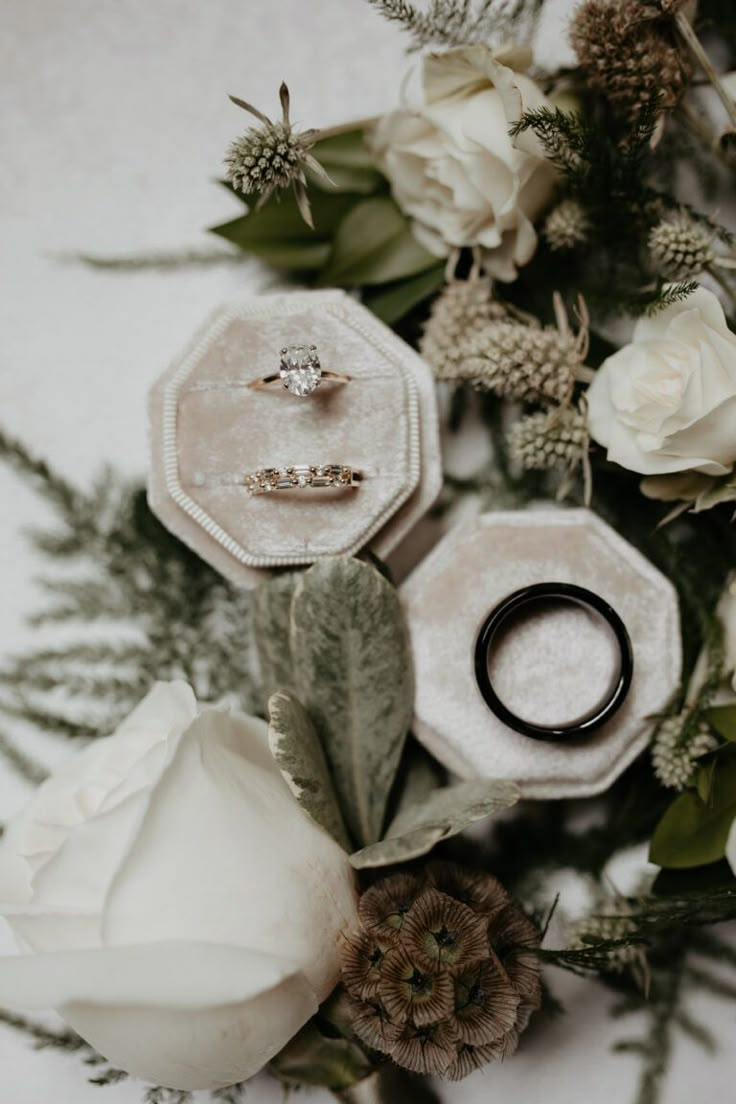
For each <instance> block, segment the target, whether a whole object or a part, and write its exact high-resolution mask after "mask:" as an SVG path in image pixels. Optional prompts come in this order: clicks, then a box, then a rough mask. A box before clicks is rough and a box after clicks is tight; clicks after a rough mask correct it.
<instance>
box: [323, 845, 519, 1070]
mask: <svg viewBox="0 0 736 1104" xmlns="http://www.w3.org/2000/svg"><path fill="white" fill-rule="evenodd" d="M407 904H408V908H407ZM359 916H360V918H361V920H362V922H363V924H364V925H366V924H368V925H369V927H368V928H367V929H366V928H364V930H363V931H362V933H359V934H358V935H357V936H355V937H354V938H351V939H350V940H349V942H348V943H347V945H346V948H345V953H344V966H343V980H344V982H345V985H346V987H347V989H348V991H349V992H350V994H351V996H352V997H353V1002H352V1027H353V1030H354V1032H355V1034H356V1035H357V1036H358V1037H359V1038H360V1039H362V1040H363V1042H365V1043H367V1044H368V1046H370V1047H372V1048H373V1049H375V1050H378V1051H380V1052H381V1053H383V1054H387V1055H390V1056H391V1058H393V1060H394V1061H395V1062H396V1063H398V1065H401V1066H404V1067H405V1068H406V1069H410V1070H414V1071H415V1072H418V1073H427V1074H440V1075H444V1076H447V1077H450V1078H453V1079H459V1078H460V1077H464V1076H465V1075H466V1074H467V1073H470V1072H472V1070H474V1069H478V1068H479V1067H480V1066H481V1065H484V1064H485V1063H486V1062H489V1061H491V1060H493V1059H496V1058H502V1057H504V1056H505V1055H508V1054H511V1053H513V1051H514V1050H515V1048H516V1045H517V1043H518V1038H519V1034H520V1032H521V1031H523V1029H524V1028H525V1027H526V1025H527V1023H528V1021H529V1017H530V1016H531V1014H532V1012H533V1011H534V1010H535V1009H536V1008H538V1007H539V1003H540V983H539V960H538V958H537V956H536V954H534V953H533V952H534V951H535V950H536V948H537V947H538V945H539V933H538V931H537V930H536V928H535V927H534V926H533V924H531V923H530V921H529V920H527V918H526V917H525V916H524V914H523V913H522V912H521V910H520V909H519V907H518V906H517V905H515V904H514V902H513V901H512V900H511V898H510V897H509V895H508V893H506V891H505V889H504V888H503V887H502V886H501V885H500V884H499V883H498V882H497V881H496V879H495V878H493V877H491V876H490V875H488V874H484V873H482V872H480V871H473V870H466V869H464V868H463V867H459V866H455V865H454V864H450V863H429V864H427V866H426V867H425V869H424V870H423V872H422V875H421V876H418V875H414V874H411V875H406V874H396V875H393V876H391V877H388V878H384V879H381V880H380V881H378V882H376V883H375V885H373V886H372V887H371V888H370V889H369V890H367V891H366V893H364V894H363V897H362V898H361V901H360V903H359ZM396 918H400V922H399V923H398V925H397V923H396ZM377 939H378V941H379V942H378V943H377V941H376V940H377ZM381 940H383V941H384V943H383V944H381V942H380V941H381ZM386 941H388V949H386V950H384V949H383V947H384V945H385V943H386ZM367 990H368V991H369V992H370V996H368V997H366V995H365V994H366V991H367Z"/></svg>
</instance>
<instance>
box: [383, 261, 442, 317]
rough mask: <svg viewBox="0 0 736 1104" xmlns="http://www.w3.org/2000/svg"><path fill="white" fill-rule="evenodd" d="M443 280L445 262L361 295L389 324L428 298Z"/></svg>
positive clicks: (439, 286) (440, 285)
mask: <svg viewBox="0 0 736 1104" xmlns="http://www.w3.org/2000/svg"><path fill="white" fill-rule="evenodd" d="M444 282H445V264H444V261H443V262H442V263H441V264H437V265H435V266H434V267H432V268H428V269H427V270H426V271H425V272H420V273H419V275H418V276H409V277H407V279H405V280H398V281H395V282H394V283H392V284H386V285H385V286H384V287H379V288H378V289H377V290H376V291H369V292H367V293H366V294H365V295H364V296H363V302H364V304H365V305H366V307H368V309H369V310H371V311H373V313H374V314H375V315H376V316H377V317H378V318H380V319H381V321H382V322H385V323H386V325H388V326H391V325H393V323H394V322H398V321H399V320H400V319H402V318H403V317H404V315H405V314H408V313H409V311H410V310H411V309H412V307H415V306H416V305H417V304H418V303H421V302H423V301H424V300H425V299H428V298H429V296H430V295H433V294H434V292H435V291H438V290H439V289H440V288H441V287H442V285H443V284H444Z"/></svg>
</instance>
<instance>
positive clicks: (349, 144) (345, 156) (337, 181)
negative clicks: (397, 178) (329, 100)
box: [307, 130, 386, 195]
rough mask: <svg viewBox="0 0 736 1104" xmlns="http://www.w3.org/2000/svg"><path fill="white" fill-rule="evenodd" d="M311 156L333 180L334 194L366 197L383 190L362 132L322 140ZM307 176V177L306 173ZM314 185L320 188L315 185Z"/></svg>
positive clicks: (379, 174) (381, 181) (352, 132)
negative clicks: (335, 192) (359, 194)
mask: <svg viewBox="0 0 736 1104" xmlns="http://www.w3.org/2000/svg"><path fill="white" fill-rule="evenodd" d="M311 152H312V154H313V155H314V157H316V159H317V160H318V161H319V163H320V165H322V167H323V168H324V169H325V170H326V172H327V173H328V175H329V176H330V178H331V179H332V182H333V184H334V185H335V190H336V191H340V192H360V193H361V194H363V195H368V194H369V193H371V192H375V191H377V190H378V189H380V188H383V187H386V180H385V177H384V176H383V175H382V174H381V173H380V172H379V170H378V169H377V168H376V164H375V161H374V159H373V155H372V154H371V151H370V150H369V149H368V146H367V145H366V144H365V140H364V138H363V131H362V130H350V131H346V132H345V133H344V134H335V135H333V136H332V137H330V138H323V139H322V140H321V141H319V142H317V144H316V145H315V146H314V147H313V149H312V151H311ZM307 176H308V177H309V176H310V174H309V172H307ZM310 182H311V178H310ZM315 184H316V186H317V187H320V185H319V183H318V182H315ZM322 187H324V186H323V185H322Z"/></svg>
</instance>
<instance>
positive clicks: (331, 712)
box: [291, 557, 414, 846]
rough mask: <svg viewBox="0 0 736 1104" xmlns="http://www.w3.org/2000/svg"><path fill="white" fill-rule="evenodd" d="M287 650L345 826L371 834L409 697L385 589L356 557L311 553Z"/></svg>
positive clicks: (403, 655)
mask: <svg viewBox="0 0 736 1104" xmlns="http://www.w3.org/2000/svg"><path fill="white" fill-rule="evenodd" d="M291 655H292V662H293V670H294V674H293V682H294V687H295V691H296V694H297V696H298V698H299V699H300V701H301V702H302V703H303V704H304V706H305V708H306V709H307V712H308V713H309V715H310V716H311V718H312V720H313V721H314V723H315V726H316V728H317V733H318V735H319V737H320V741H321V743H322V746H323V748H324V750H325V755H326V758H327V762H328V764H329V767H330V770H331V773H332V778H333V781H334V784H335V789H336V791H337V794H338V799H339V802H340V808H341V809H342V813H343V817H344V818H345V821H346V823H347V826H348V828H349V830H350V833H351V836H352V837H353V839H354V840H355V841H356V843H358V844H359V845H363V846H365V845H366V844H369V843H375V842H376V840H378V839H380V836H381V830H382V828H383V822H384V818H385V811H386V803H387V801H388V796H389V792H390V790H391V788H392V785H393V782H394V778H395V775H396V772H397V770H398V767H399V762H400V759H401V753H402V749H403V747H404V741H405V739H406V734H407V730H408V727H409V722H410V720H411V714H412V706H413V698H414V675H413V667H412V659H411V651H410V647H409V638H408V634H407V630H406V626H405V624H404V618H403V614H402V611H401V607H400V605H399V599H398V595H397V593H396V591H395V589H394V588H393V587H392V586H391V584H390V583H389V582H388V581H387V580H386V579H385V578H384V577H383V576H382V575H380V574H379V572H378V571H376V570H375V568H373V567H371V566H369V565H368V564H364V563H360V562H359V561H358V560H354V559H350V558H349V557H339V558H330V559H324V560H320V561H319V562H318V563H316V564H314V565H313V566H312V567H311V568H309V570H308V571H305V572H304V573H303V574H302V575H301V576H300V578H299V581H298V583H297V586H296V590H295V592H294V599H293V602H292V606H291Z"/></svg>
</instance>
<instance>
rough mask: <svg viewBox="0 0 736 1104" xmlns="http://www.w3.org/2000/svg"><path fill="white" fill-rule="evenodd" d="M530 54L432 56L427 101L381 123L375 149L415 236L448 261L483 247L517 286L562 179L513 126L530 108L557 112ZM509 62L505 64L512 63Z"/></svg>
mask: <svg viewBox="0 0 736 1104" xmlns="http://www.w3.org/2000/svg"><path fill="white" fill-rule="evenodd" d="M530 61H531V55H530V54H529V52H528V51H526V50H517V49H509V50H507V51H505V52H504V53H502V54H495V55H494V54H493V53H492V51H491V50H489V49H488V48H487V47H486V46H471V47H465V48H463V49H457V50H449V51H447V52H446V53H444V54H436V55H431V56H429V57H427V58H426V59H425V61H424V68H423V89H424V104H423V105H421V106H418V107H406V108H403V109H402V110H399V111H394V112H392V113H391V114H389V115H386V116H385V117H384V118H383V119H381V121H380V123H379V124H378V126H377V128H376V131H375V134H374V137H373V149H374V152H375V154H376V156H377V158H378V162H379V165H380V167H381V168H382V169H383V171H384V172H385V174H386V176H387V177H388V179H389V181H390V183H391V189H392V192H393V195H394V198H395V200H396V202H397V203H398V205H399V207H400V208H401V209H402V210H403V211H404V212H405V213H406V214H407V215H409V216H410V217H411V218H412V219H413V220H414V224H413V229H414V234H415V236H416V238H417V239H418V240H419V241H420V242H421V243H422V245H424V246H425V248H426V249H428V250H429V251H430V252H431V253H434V254H436V255H437V256H440V257H444V256H447V254H448V253H449V251H450V248H451V247H453V246H456V247H463V246H479V247H480V248H481V249H482V251H483V254H484V267H485V268H486V270H487V271H488V272H489V273H490V274H491V275H492V276H495V277H497V278H498V279H500V280H514V279H515V278H516V275H517V266H518V265H524V264H526V263H527V262H528V261H529V260H531V258H532V256H533V254H534V251H535V249H536V245H537V235H536V233H535V231H534V227H533V225H532V221H533V219H535V218H536V217H537V216H538V215H539V213H540V212H541V211H542V209H543V208H544V207H545V206H546V205H547V203H548V202H549V200H550V198H551V195H552V191H553V187H554V179H555V174H554V171H553V169H552V167H551V165H550V163H549V162H548V161H546V160H545V159H544V157H543V151H542V148H541V146H540V144H539V142H538V140H537V138H536V137H535V136H534V135H532V134H531V132H529V133H525V134H522V135H521V136H520V137H519V138H517V139H515V140H514V141H512V139H511V138H510V137H509V128H510V127H511V125H512V123H514V122H515V121H516V120H518V119H519V118H520V116H521V114H522V113H523V112H524V111H527V110H529V109H532V108H536V107H541V106H544V105H547V106H549V101H548V100H547V99H546V98H545V96H544V95H543V93H542V92H541V91H540V90H539V88H538V87H537V85H536V84H535V83H534V81H532V80H531V79H530V78H529V77H526V76H524V75H523V74H522V73H520V72H516V71H515V70H518V69H521V68H526V66H528V65H529V63H530ZM504 63H505V64H504Z"/></svg>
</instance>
